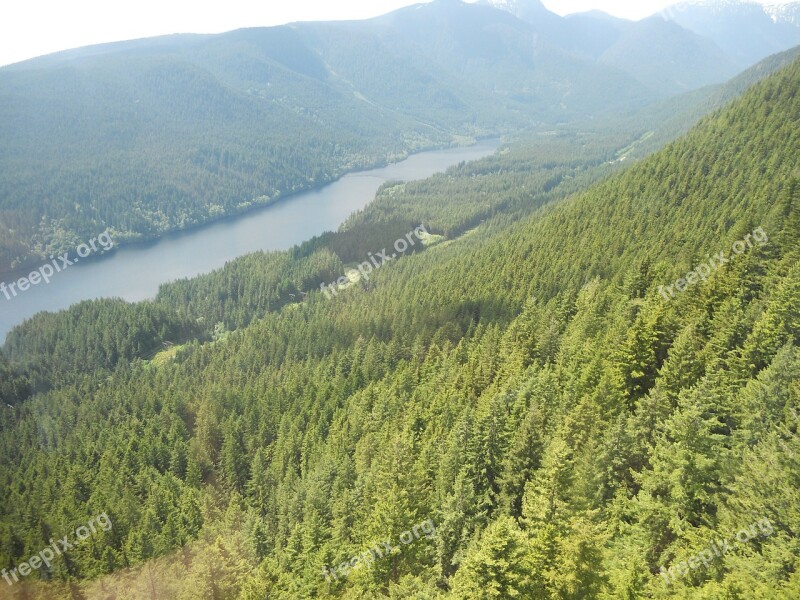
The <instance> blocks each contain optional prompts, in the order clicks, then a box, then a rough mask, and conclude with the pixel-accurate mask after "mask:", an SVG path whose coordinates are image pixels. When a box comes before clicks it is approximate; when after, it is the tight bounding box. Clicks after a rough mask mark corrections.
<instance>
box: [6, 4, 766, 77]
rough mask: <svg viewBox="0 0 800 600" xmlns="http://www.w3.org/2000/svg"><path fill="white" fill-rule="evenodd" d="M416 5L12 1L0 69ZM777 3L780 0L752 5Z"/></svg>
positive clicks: (635, 7) (620, 10)
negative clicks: (114, 46) (65, 53)
mask: <svg viewBox="0 0 800 600" xmlns="http://www.w3.org/2000/svg"><path fill="white" fill-rule="evenodd" d="M418 1H420V0H336V1H334V2H332V1H331V0H261V1H259V0H255V1H254V0H225V1H224V2H210V1H208V0H199V1H198V0H113V1H110V0H69V1H65V0H10V1H8V2H4V4H5V6H4V7H3V8H2V9H0V65H7V64H10V63H13V62H18V61H20V60H24V59H26V58H32V57H34V56H41V55H43V54H49V53H51V52H57V51H59V50H66V49H68V48H77V47H79V46H87V45H90V44H99V43H103V42H114V41H119V40H128V39H136V38H142V37H150V36H155V35H163V34H169V33H220V32H223V31H230V30H231V29H237V28H239V27H256V26H267V25H281V24H284V23H289V22H292V21H314V20H317V21H327V20H334V19H366V18H369V17H374V16H377V15H380V14H384V13H387V12H389V11H391V10H394V9H397V8H400V7H402V6H407V5H410V4H415V3H417V2H418ZM676 1H677V0H543V2H544V4H545V6H547V8H549V9H550V10H552V11H553V12H556V13H559V14H562V15H563V14H568V13H572V12H581V11H585V10H591V9H600V10H603V11H605V12H608V13H610V14H613V15H616V16H619V17H625V18H629V19H640V18H643V17H646V16H648V15H651V14H653V13H655V12H658V11H659V10H662V9H664V8H665V7H667V6H669V5H670V4H673V3H674V2H676ZM758 1H762V3H769V2H770V1H771V3H775V4H777V3H780V2H781V0H758Z"/></svg>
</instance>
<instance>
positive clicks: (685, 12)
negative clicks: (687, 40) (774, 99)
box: [661, 0, 800, 67]
mask: <svg viewBox="0 0 800 600" xmlns="http://www.w3.org/2000/svg"><path fill="white" fill-rule="evenodd" d="M799 12H800V3H798V2H794V3H787V4H785V5H782V6H764V5H762V4H760V3H758V2H753V1H750V0H694V1H690V2H682V3H678V4H675V5H674V6H671V7H669V8H667V9H665V10H664V11H663V12H662V13H661V15H662V16H664V17H666V18H668V19H669V20H671V21H674V22H675V23H677V24H678V25H680V26H681V27H684V28H686V29H688V30H689V31H692V32H694V33H696V34H698V35H701V36H703V37H706V38H708V39H710V40H712V41H713V42H714V43H716V44H717V46H719V47H720V48H722V50H723V51H724V52H725V53H726V54H727V55H728V56H729V57H730V58H731V59H732V60H734V61H735V62H736V63H737V64H738V65H739V66H740V67H749V66H751V65H753V64H754V63H756V62H758V61H760V60H761V59H763V58H766V57H767V56H769V55H770V54H775V53H777V52H780V51H783V50H786V49H788V48H791V47H793V46H797V45H798V44H800V19H798V18H797V15H798V14H799Z"/></svg>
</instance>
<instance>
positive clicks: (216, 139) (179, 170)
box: [0, 0, 658, 271]
mask: <svg viewBox="0 0 800 600" xmlns="http://www.w3.org/2000/svg"><path fill="white" fill-rule="evenodd" d="M525 14H527V13H525ZM548 18H549V17H548ZM551 20H554V22H557V23H561V22H562V21H563V20H561V19H560V18H558V17H555V16H553V19H551ZM548 22H549V21H548ZM544 30H547V27H544ZM657 98H658V93H657V92H654V91H653V90H649V89H647V87H646V86H644V85H643V84H641V83H640V82H638V81H636V80H635V79H633V78H632V77H630V76H628V75H626V74H625V73H622V72H620V71H619V70H618V69H616V68H613V67H609V66H606V65H603V64H598V63H597V62H596V61H593V60H591V59H589V58H586V57H583V56H576V55H575V54H574V53H572V52H571V51H569V50H567V49H564V48H561V47H559V46H558V45H556V44H554V43H550V42H548V41H547V39H546V36H544V35H540V34H539V32H538V30H537V28H536V27H535V26H534V25H532V24H530V23H528V22H527V21H523V20H520V19H518V18H516V17H514V16H513V15H511V14H509V13H507V12H504V11H500V10H497V9H494V8H491V7H487V6H479V5H470V4H463V3H461V2H458V1H456V0H436V1H435V2H432V3H430V4H425V5H420V6H414V7H409V8H407V9H402V10H400V11H397V12H395V13H392V14H389V15H386V16H384V17H380V18H377V19H372V20H368V21H363V22H344V23H305V24H303V23H300V24H294V25H291V26H283V27H272V28H256V29H245V30H239V31H233V32H229V33H225V34H220V35H202V36H200V35H198V36H190V35H187V36H166V37H162V38H155V39H150V40H136V41H129V42H121V43H116V44H105V45H100V46H94V47H91V48H85V49H78V50H72V51H67V52H64V53H58V54H55V55H51V56H47V57H42V58H38V59H33V60H30V61H25V62H23V63H20V64H16V65H12V66H10V67H6V68H3V69H0V140H2V145H3V151H2V152H0V271H8V270H9V269H11V268H15V267H18V266H20V265H23V264H27V263H30V262H35V261H37V260H41V259H42V257H46V256H49V255H50V254H53V253H58V252H59V251H63V250H64V249H66V248H69V247H74V246H75V245H76V244H77V243H80V240H84V239H88V238H90V237H92V236H94V235H96V234H97V232H98V231H104V230H106V229H109V228H110V230H111V231H112V232H113V234H114V239H115V240H119V241H120V242H121V243H125V242H128V241H133V240H140V239H146V238H152V237H157V236H159V235H162V234H163V233H165V232H168V231H172V230H176V229H183V228H187V227H192V226H195V225H198V224H201V223H205V222H208V221H209V220H212V219H216V218H220V217H223V216H226V215H231V214H236V213H239V212H242V211H245V210H248V209H249V208H251V207H253V206H257V205H263V204H267V203H270V202H274V201H275V200H277V199H279V198H281V197H284V196H286V195H288V194H291V193H293V192H296V191H299V190H303V189H308V188H311V187H316V186H319V185H322V184H324V183H326V182H329V181H331V180H333V179H335V178H337V177H339V176H340V175H342V174H343V173H344V172H346V171H349V170H354V169H359V168H365V167H368V166H372V165H376V164H381V163H384V162H386V161H387V160H392V159H396V158H399V157H402V156H405V155H407V154H408V153H409V152H413V151H415V150H420V149H423V148H429V147H434V146H442V145H447V144H451V143H453V142H454V141H455V140H458V139H460V140H463V139H465V138H474V137H475V136H486V135H490V134H498V133H502V132H505V131H515V130H519V129H522V128H529V127H537V126H544V125H545V124H546V125H548V126H550V125H553V124H557V123H559V122H564V121H570V120H574V119H576V118H584V117H590V116H599V115H602V114H607V113H609V112H614V111H617V112H625V111H628V110H630V109H632V108H636V107H640V106H643V105H645V104H647V103H649V102H652V101H654V100H655V99H657Z"/></svg>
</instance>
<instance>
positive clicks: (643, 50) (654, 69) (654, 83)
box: [598, 17, 738, 95]
mask: <svg viewBox="0 0 800 600" xmlns="http://www.w3.org/2000/svg"><path fill="white" fill-rule="evenodd" d="M598 60H599V63H600V64H605V65H609V66H614V67H616V68H618V69H620V70H622V71H624V72H625V73H627V74H629V75H631V76H633V77H634V78H635V79H636V80H637V81H641V82H642V83H644V84H646V85H647V86H648V87H649V88H651V89H655V90H658V91H659V92H661V93H662V94H664V95H674V93H675V90H681V91H689V90H693V89H697V88H700V87H703V86H705V85H710V84H714V83H722V82H723V81H725V80H727V79H729V78H730V77H732V76H733V75H735V74H736V73H737V72H738V69H737V67H736V65H735V64H734V63H733V62H732V61H731V60H729V59H728V58H727V56H726V55H725V53H724V52H723V51H722V50H721V49H720V48H719V47H717V46H716V45H715V44H714V42H712V41H710V40H708V39H706V38H703V37H701V36H699V35H697V34H694V33H691V32H690V31H687V30H686V29H683V28H681V27H679V26H678V25H676V24H675V23H672V22H668V21H664V20H663V19H659V18H658V17H651V18H649V19H644V20H642V21H639V22H637V23H631V24H630V25H628V26H627V27H625V28H624V29H623V31H622V33H621V35H620V36H619V38H618V39H617V40H616V41H615V42H614V44H613V45H612V46H610V47H609V48H608V49H607V50H606V51H605V52H603V54H602V55H601V56H600V57H599V59H598Z"/></svg>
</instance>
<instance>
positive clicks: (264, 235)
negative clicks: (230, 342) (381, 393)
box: [0, 139, 500, 340]
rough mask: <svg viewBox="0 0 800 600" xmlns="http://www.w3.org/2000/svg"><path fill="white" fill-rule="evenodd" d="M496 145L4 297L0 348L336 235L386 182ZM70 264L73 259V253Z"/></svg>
mask: <svg viewBox="0 0 800 600" xmlns="http://www.w3.org/2000/svg"><path fill="white" fill-rule="evenodd" d="M499 145H500V142H499V140H497V139H494V140H484V141H482V142H480V143H478V144H476V145H474V146H469V147H463V148H449V149H446V150H435V151H430V152H421V153H419V154H415V155H413V156H410V157H409V158H407V159H406V160H404V161H402V162H398V163H395V164H392V165H388V166H386V167H381V168H378V169H371V170H369V171H360V172H357V173H350V174H348V175H345V176H344V177H342V178H341V179H339V180H337V181H335V182H333V183H331V184H329V185H327V186H325V187H323V188H320V189H318V190H313V191H308V192H302V193H299V194H296V195H293V196H289V197H287V198H284V199H283V200H281V201H279V202H277V203H276V204H273V205H271V206H267V207H264V208H259V209H255V210H253V211H250V212H248V213H247V214H243V215H240V216H237V217H233V218H229V219H225V220H222V221H218V222H215V223H211V224H208V225H205V226H202V227H199V228H196V229H192V230H191V231H186V232H179V233H173V234H169V235H166V236H164V237H162V238H159V239H158V240H156V241H153V242H149V243H143V244H133V245H130V246H126V247H124V248H121V249H118V250H116V251H115V252H112V253H111V254H109V255H108V256H106V257H103V258H99V259H96V260H91V261H88V262H85V263H80V264H76V265H74V266H71V267H69V268H68V269H67V270H65V271H63V272H61V273H58V274H56V275H55V276H54V277H53V278H52V280H51V282H50V283H49V284H48V285H45V284H43V283H39V284H38V285H36V286H32V287H31V288H30V289H28V290H27V291H25V292H22V293H20V294H19V295H18V296H17V297H12V298H11V299H10V300H7V299H6V297H5V296H4V295H2V294H0V340H4V339H5V337H6V334H7V333H8V332H9V331H10V330H11V329H12V328H13V327H15V326H16V325H19V324H20V323H22V322H23V321H24V320H25V319H28V318H30V317H32V316H33V315H35V314H36V313H38V312H41V311H51V312H52V311H58V310H62V309H65V308H68V307H70V306H71V305H73V304H76V303H77V302H81V301H83V300H92V299H95V298H123V299H124V300H127V301H129V302H136V301H139V300H145V299H148V298H155V296H156V294H157V293H158V288H159V286H160V285H161V284H163V283H167V282H169V281H174V280H176V279H182V278H184V277H193V276H195V275H200V274H202V273H208V272H210V271H213V270H214V269H218V268H220V267H222V266H223V265H224V264H225V263H226V262H228V261H230V260H233V259H234V258H237V257H239V256H242V255H244V254H249V253H251V252H257V251H259V250H286V249H288V248H291V247H292V246H294V245H296V244H299V243H301V242H303V241H305V240H308V239H310V238H312V237H314V236H316V235H320V234H321V233H324V232H325V231H335V230H336V229H338V228H339V226H340V225H341V224H342V223H343V222H344V221H345V220H346V219H347V217H348V216H350V214H352V213H353V212H354V211H356V210H359V209H362V208H364V207H365V206H366V205H367V204H369V203H370V202H371V201H372V200H373V199H374V198H375V192H377V191H378V188H379V187H380V186H381V185H382V184H384V183H385V182H387V181H390V180H403V181H413V180H417V179H425V178H427V177H430V176H431V175H434V174H435V173H439V172H441V171H445V170H446V169H447V168H449V167H451V166H454V165H457V164H458V163H460V162H462V161H471V160H477V159H479V158H483V157H485V156H489V155H491V154H493V153H494V151H495V150H496V149H497V148H498V146H499ZM97 233H98V234H99V233H101V232H99V231H98V232H97ZM85 241H88V240H85ZM70 256H71V257H73V258H74V257H75V251H74V250H73V251H72V252H70ZM43 264H44V263H43ZM36 268H37V267H33V268H31V269H30V271H29V272H31V271H33V270H34V269H36ZM26 274H27V273H23V274H20V275H17V277H21V276H23V275H26ZM13 277H14V276H13V275H6V276H5V279H3V276H0V280H4V281H6V282H10V281H13V280H14V279H13Z"/></svg>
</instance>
